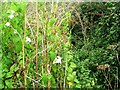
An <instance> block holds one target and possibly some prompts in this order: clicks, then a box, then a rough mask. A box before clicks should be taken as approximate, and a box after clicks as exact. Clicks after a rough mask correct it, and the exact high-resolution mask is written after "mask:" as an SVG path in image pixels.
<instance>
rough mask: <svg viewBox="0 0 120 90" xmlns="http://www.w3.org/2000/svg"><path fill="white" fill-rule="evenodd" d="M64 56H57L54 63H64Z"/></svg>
mask: <svg viewBox="0 0 120 90" xmlns="http://www.w3.org/2000/svg"><path fill="white" fill-rule="evenodd" d="M61 60H62V58H61V57H60V56H57V57H56V58H55V60H54V62H53V64H55V63H60V64H61V63H62V61H61Z"/></svg>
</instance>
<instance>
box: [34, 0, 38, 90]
mask: <svg viewBox="0 0 120 90" xmlns="http://www.w3.org/2000/svg"><path fill="white" fill-rule="evenodd" d="M36 26H37V30H36V44H35V45H36V46H35V48H36V72H37V73H38V29H39V27H38V0H36ZM38 77H39V76H38V74H36V80H37V81H38ZM36 88H38V83H37V84H36Z"/></svg>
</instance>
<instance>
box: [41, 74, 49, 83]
mask: <svg viewBox="0 0 120 90" xmlns="http://www.w3.org/2000/svg"><path fill="white" fill-rule="evenodd" d="M42 80H43V82H44V83H45V84H46V83H47V81H48V78H47V74H43V75H42Z"/></svg>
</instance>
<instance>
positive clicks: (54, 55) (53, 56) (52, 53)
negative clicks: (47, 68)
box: [50, 51, 56, 61]
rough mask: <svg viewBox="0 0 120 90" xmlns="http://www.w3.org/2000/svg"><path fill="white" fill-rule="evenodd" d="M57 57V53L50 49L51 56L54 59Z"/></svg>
mask: <svg viewBox="0 0 120 90" xmlns="http://www.w3.org/2000/svg"><path fill="white" fill-rule="evenodd" d="M55 57H56V53H55V52H52V51H50V58H51V60H52V61H54V59H55Z"/></svg>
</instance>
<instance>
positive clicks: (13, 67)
mask: <svg viewBox="0 0 120 90" xmlns="http://www.w3.org/2000/svg"><path fill="white" fill-rule="evenodd" d="M14 69H15V64H13V65H12V66H11V67H10V71H12V72H13V71H14Z"/></svg>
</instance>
